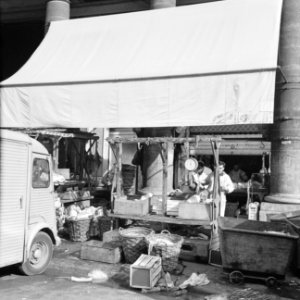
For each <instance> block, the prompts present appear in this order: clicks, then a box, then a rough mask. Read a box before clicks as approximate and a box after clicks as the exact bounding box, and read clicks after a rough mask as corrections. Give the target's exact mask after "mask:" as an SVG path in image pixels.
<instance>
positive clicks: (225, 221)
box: [218, 217, 298, 284]
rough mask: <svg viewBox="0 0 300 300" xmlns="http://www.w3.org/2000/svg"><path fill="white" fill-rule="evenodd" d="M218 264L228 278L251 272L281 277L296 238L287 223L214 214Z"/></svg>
mask: <svg viewBox="0 0 300 300" xmlns="http://www.w3.org/2000/svg"><path fill="white" fill-rule="evenodd" d="M218 232H219V238H220V250H221V256H222V266H223V269H224V270H225V271H229V272H230V276H229V279H230V281H232V282H237V283H238V282H239V281H243V278H244V276H245V277H249V276H251V275H254V276H261V277H265V278H266V283H267V284H268V278H269V279H270V282H272V281H273V280H276V279H283V278H284V276H285V273H286V271H287V268H288V265H289V262H290V258H291V256H292V253H293V250H294V248H295V246H296V242H297V239H298V235H297V233H296V232H295V231H294V230H293V228H292V227H291V226H289V225H287V224H282V223H277V224H276V223H270V222H260V221H253V220H246V219H236V218H230V217H219V218H218Z"/></svg>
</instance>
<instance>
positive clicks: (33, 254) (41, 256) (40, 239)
mask: <svg viewBox="0 0 300 300" xmlns="http://www.w3.org/2000/svg"><path fill="white" fill-rule="evenodd" d="M52 255H53V244H52V240H51V238H50V237H49V235H48V234H46V233H45V232H39V233H38V234H37V235H36V236H35V238H34V239H33V241H32V244H31V246H30V250H29V257H28V259H27V260H26V261H25V262H24V263H23V264H22V265H21V266H20V270H21V272H22V273H24V274H25V275H36V274H41V273H43V272H44V271H45V270H46V268H47V267H48V265H49V263H50V260H51V258H52Z"/></svg>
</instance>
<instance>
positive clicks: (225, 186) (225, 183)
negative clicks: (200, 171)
mask: <svg viewBox="0 0 300 300" xmlns="http://www.w3.org/2000/svg"><path fill="white" fill-rule="evenodd" d="M218 171H219V178H220V198H221V199H220V216H221V217H224V216H225V208H226V202H227V200H226V194H230V193H232V192H233V191H234V185H233V183H232V181H231V179H230V177H229V175H228V174H226V173H225V163H224V162H223V161H220V162H219V170H218ZM207 182H208V185H209V186H208V190H209V192H210V194H212V192H213V187H214V174H213V173H211V174H210V175H209V177H208V178H207Z"/></svg>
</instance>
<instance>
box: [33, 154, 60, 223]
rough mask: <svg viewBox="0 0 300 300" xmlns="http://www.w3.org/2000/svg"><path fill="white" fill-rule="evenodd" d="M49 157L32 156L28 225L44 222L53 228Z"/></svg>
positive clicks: (53, 212)
mask: <svg viewBox="0 0 300 300" xmlns="http://www.w3.org/2000/svg"><path fill="white" fill-rule="evenodd" d="M51 167H52V166H51V161H50V156H46V155H41V154H37V153H33V154H32V179H31V197H30V215H29V224H33V223H37V222H45V223H47V224H48V225H49V226H50V227H55V226H56V225H55V210H54V200H53V189H54V188H53V182H52V178H51V174H50V169H51Z"/></svg>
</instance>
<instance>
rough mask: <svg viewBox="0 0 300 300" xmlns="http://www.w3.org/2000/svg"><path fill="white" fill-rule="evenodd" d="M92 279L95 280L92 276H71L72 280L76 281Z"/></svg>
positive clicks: (89, 280)
mask: <svg viewBox="0 0 300 300" xmlns="http://www.w3.org/2000/svg"><path fill="white" fill-rule="evenodd" d="M92 280H93V278H90V277H75V276H71V281H75V282H91V281H92Z"/></svg>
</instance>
